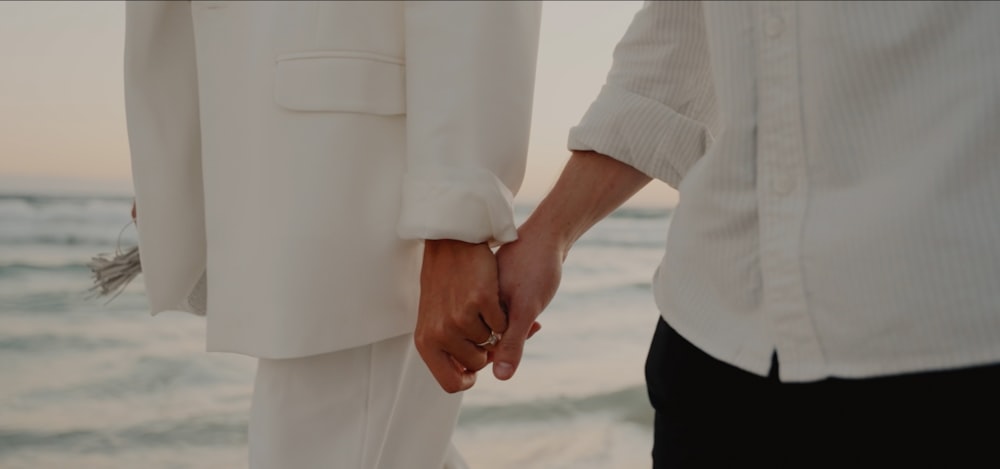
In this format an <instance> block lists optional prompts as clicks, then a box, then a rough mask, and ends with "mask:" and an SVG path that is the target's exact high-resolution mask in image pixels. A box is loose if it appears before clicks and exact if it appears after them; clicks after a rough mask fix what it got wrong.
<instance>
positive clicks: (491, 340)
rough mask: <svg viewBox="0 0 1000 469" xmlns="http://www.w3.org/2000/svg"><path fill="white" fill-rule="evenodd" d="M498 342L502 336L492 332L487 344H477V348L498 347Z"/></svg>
mask: <svg viewBox="0 0 1000 469" xmlns="http://www.w3.org/2000/svg"><path fill="white" fill-rule="evenodd" d="M497 342H500V334H497V333H496V332H493V331H490V337H489V338H488V339H486V341H485V342H483V343H481V344H476V347H486V346H487V345H496V344H497Z"/></svg>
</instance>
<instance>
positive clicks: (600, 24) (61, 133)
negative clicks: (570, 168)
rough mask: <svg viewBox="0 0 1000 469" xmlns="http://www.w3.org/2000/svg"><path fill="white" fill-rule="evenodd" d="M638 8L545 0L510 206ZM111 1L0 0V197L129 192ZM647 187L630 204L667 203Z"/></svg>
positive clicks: (530, 193) (669, 193) (118, 30)
mask: <svg viewBox="0 0 1000 469" xmlns="http://www.w3.org/2000/svg"><path fill="white" fill-rule="evenodd" d="M641 3H642V2H639V1H608V2H591V1H585V2H576V1H546V2H545V5H544V7H543V9H542V32H541V41H540V44H539V56H538V75H537V81H536V85H535V104H534V115H533V117H532V131H531V134H532V135H531V145H530V149H529V154H528V167H527V173H526V175H525V180H524V184H523V186H522V188H521V192H520V193H519V194H518V196H517V199H518V200H519V201H534V200H537V199H539V198H541V196H543V195H544V194H545V192H546V191H548V189H549V187H551V185H552V183H553V182H555V178H556V176H557V175H558V173H559V170H560V169H561V168H562V165H563V163H565V161H566V158H567V157H568V155H569V153H568V152H567V150H566V133H567V131H568V129H569V128H570V127H572V126H573V125H574V124H576V122H577V121H578V120H579V119H580V117H581V116H582V115H583V112H584V111H585V110H586V109H587V106H588V105H589V104H590V102H591V101H592V100H593V98H594V97H595V96H596V95H597V92H598V90H599V89H600V87H601V85H602V84H603V83H604V78H605V76H606V74H607V71H608V68H609V67H610V65H611V53H612V50H613V49H614V45H615V44H616V43H617V41H618V39H619V38H620V37H621V35H622V34H623V33H624V32H625V29H626V28H627V27H628V24H629V22H630V20H631V18H632V15H633V14H635V12H636V11H637V10H638V9H639V8H640V6H641ZM123 39H124V4H123V3H122V2H103V1H98V2H89V1H88V2H7V1H4V2H0V57H2V58H3V65H0V191H3V192H9V191H12V190H18V189H19V188H20V187H31V186H44V187H54V188H56V189H59V188H61V189H66V188H76V187H78V188H81V190H88V189H98V190H99V189H106V190H108V191H112V192H121V193H129V192H130V187H131V182H130V168H129V157H128V142H127V137H126V132H125V114H124V103H123V97H122V44H123ZM676 199H677V197H676V192H674V191H673V190H672V189H670V188H668V187H667V186H666V185H665V184H663V183H660V182H656V181H654V182H653V183H652V184H651V185H650V187H649V188H647V189H646V190H644V191H643V192H642V193H640V194H639V195H637V196H636V198H635V199H633V203H634V204H641V205H672V204H673V203H675V202H676Z"/></svg>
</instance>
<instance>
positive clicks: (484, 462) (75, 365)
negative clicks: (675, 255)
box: [0, 193, 670, 469]
mask: <svg viewBox="0 0 1000 469" xmlns="http://www.w3.org/2000/svg"><path fill="white" fill-rule="evenodd" d="M130 205H131V199H130V198H129V197H127V196H124V195H99V196H94V195H79V194H73V195H53V194H45V193H41V194H38V193H35V194H26V193H13V194H0V318H2V321H3V326H2V327H0V376H3V379H2V380H0V467H3V468H5V469H22V468H24V469H27V468H32V469H44V468H65V467H76V468H108V469H119V468H121V469H124V468H134V467H145V468H150V469H167V468H171V469H175V468H176V469H180V468H185V469H187V468H189V469H201V468H206V469H207V468H222V467H234V468H235V467H245V465H246V424H247V411H248V408H249V404H250V396H251V390H252V379H253V373H254V366H255V362H254V360H253V359H252V358H249V357H244V356H239V355H233V354H222V353H206V352H204V351H203V350H204V321H203V319H202V318H198V317H194V316H190V315H186V314H182V313H167V314H162V315H159V316H157V317H155V318H153V317H151V316H150V315H149V314H148V310H147V307H146V303H145V297H144V294H143V290H142V282H141V281H137V282H134V283H133V284H132V285H130V286H129V287H128V288H127V289H126V291H125V292H124V293H123V294H122V295H121V296H119V297H118V298H116V299H114V300H113V301H110V302H107V301H106V299H94V298H88V296H87V292H86V290H87V288H88V287H89V286H90V277H89V276H90V271H89V269H88V268H87V266H86V262H87V261H88V260H89V259H90V257H91V256H92V255H94V254H97V253H99V252H111V251H113V250H114V249H115V247H116V244H119V233H120V232H121V238H120V245H121V246H123V247H127V246H132V245H134V244H135V242H136V240H135V231H134V229H133V228H126V229H125V230H124V231H122V227H124V226H126V225H127V223H128V222H129V218H128V212H129V208H130ZM530 210H531V206H529V205H519V206H518V207H517V213H516V215H517V218H518V219H519V220H523V219H524V218H525V217H526V216H527V214H528V213H529V212H530ZM669 219H670V210H669V209H668V208H664V207H660V208H626V209H621V210H619V211H617V212H615V213H614V214H613V215H612V216H610V217H609V218H608V219H606V220H604V221H603V222H601V223H600V224H599V225H597V226H596V227H595V228H594V229H592V230H591V231H590V232H589V233H587V234H586V235H585V236H584V237H583V238H582V239H581V240H580V241H579V242H578V243H577V245H576V246H575V248H574V249H573V251H572V252H571V254H570V257H569V258H568V259H567V261H566V264H565V266H564V272H563V281H562V287H561V290H560V292H559V294H558V295H557V296H556V298H555V299H554V300H553V302H552V304H551V305H550V307H549V308H548V310H547V311H546V312H545V313H544V314H543V315H542V316H541V317H540V319H539V320H540V322H541V323H542V325H543V329H542V331H541V332H539V333H538V334H537V335H536V336H535V337H534V338H533V339H531V340H530V341H529V343H528V346H527V348H526V354H525V357H524V361H523V362H522V365H521V368H520V370H519V371H518V374H517V375H516V376H515V378H514V379H513V380H512V381H509V382H499V381H497V380H495V379H494V378H493V377H492V376H491V375H490V374H489V373H481V374H480V377H479V380H478V382H477V384H476V386H475V387H474V388H473V389H472V390H470V391H468V392H466V393H465V396H464V401H463V408H462V414H461V416H460V418H459V424H458V428H457V429H456V433H455V438H454V441H455V444H456V446H458V448H459V450H460V451H461V452H462V454H463V455H464V456H465V458H466V460H467V462H468V463H469V464H470V466H471V467H473V468H482V469H493V468H497V469H499V468H509V467H518V468H545V469H553V468H602V469H603V468H633V467H647V466H648V465H649V463H650V457H649V451H650V449H651V447H652V409H650V407H649V403H648V400H647V398H646V395H645V388H644V386H643V377H642V369H643V360H644V358H645V354H646V350H647V347H648V344H649V339H650V338H651V336H652V332H653V329H654V327H655V323H656V320H657V318H658V313H657V311H656V308H655V306H654V304H653V300H652V295H651V292H650V280H651V278H652V275H653V272H654V270H655V268H656V266H657V265H658V263H659V260H660V257H661V256H662V253H663V244H664V240H665V237H666V228H667V226H668V224H669Z"/></svg>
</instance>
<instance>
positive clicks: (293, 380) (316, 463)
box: [249, 334, 466, 469]
mask: <svg viewBox="0 0 1000 469" xmlns="http://www.w3.org/2000/svg"><path fill="white" fill-rule="evenodd" d="M461 399H462V398H461V394H448V393H446V392H444V391H443V390H441V388H440V387H439V386H438V384H437V382H436V381H435V380H434V378H433V376H431V374H430V372H429V371H428V370H427V368H426V367H425V365H424V363H423V362H422V361H421V360H420V356H419V354H418V353H417V351H416V349H415V348H414V347H413V336H412V334H406V335H403V336H399V337H394V338H391V339H387V340H383V341H381V342H376V343H374V344H370V345H366V346H362V347H356V348H352V349H348V350H342V351H339V352H333V353H327V354H323V355H315V356H311V357H304V358H292V359H283V360H268V359H260V361H259V362H258V366H257V378H256V381H255V384H254V394H253V404H252V408H251V411H250V431H249V433H250V437H249V438H250V443H249V446H250V468H251V469H441V468H447V469H463V468H466V464H465V462H464V461H463V460H462V458H461V456H460V455H459V454H458V452H457V451H456V450H455V449H454V447H453V446H452V445H451V435H452V431H453V429H454V427H455V422H456V420H457V418H458V412H459V406H460V405H461Z"/></svg>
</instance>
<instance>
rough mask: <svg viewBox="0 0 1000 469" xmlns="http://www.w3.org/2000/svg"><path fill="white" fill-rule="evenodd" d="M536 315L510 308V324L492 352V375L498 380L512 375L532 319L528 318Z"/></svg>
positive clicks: (518, 362)
mask: <svg viewBox="0 0 1000 469" xmlns="http://www.w3.org/2000/svg"><path fill="white" fill-rule="evenodd" d="M535 316H537V314H533V315H525V314H524V312H523V311H519V309H518V308H517V307H512V308H511V310H510V326H509V328H508V330H507V333H506V334H505V335H504V338H503V340H501V341H500V343H499V344H497V347H496V349H495V350H494V353H493V360H494V361H493V376H496V377H497V379H499V380H508V379H510V378H511V377H513V376H514V372H515V371H517V367H518V365H519V364H520V363H521V355H522V353H523V351H524V341H525V340H526V339H527V338H528V332H529V331H530V330H531V327H532V324H534V321H533V320H531V319H529V318H533V317H535Z"/></svg>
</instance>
